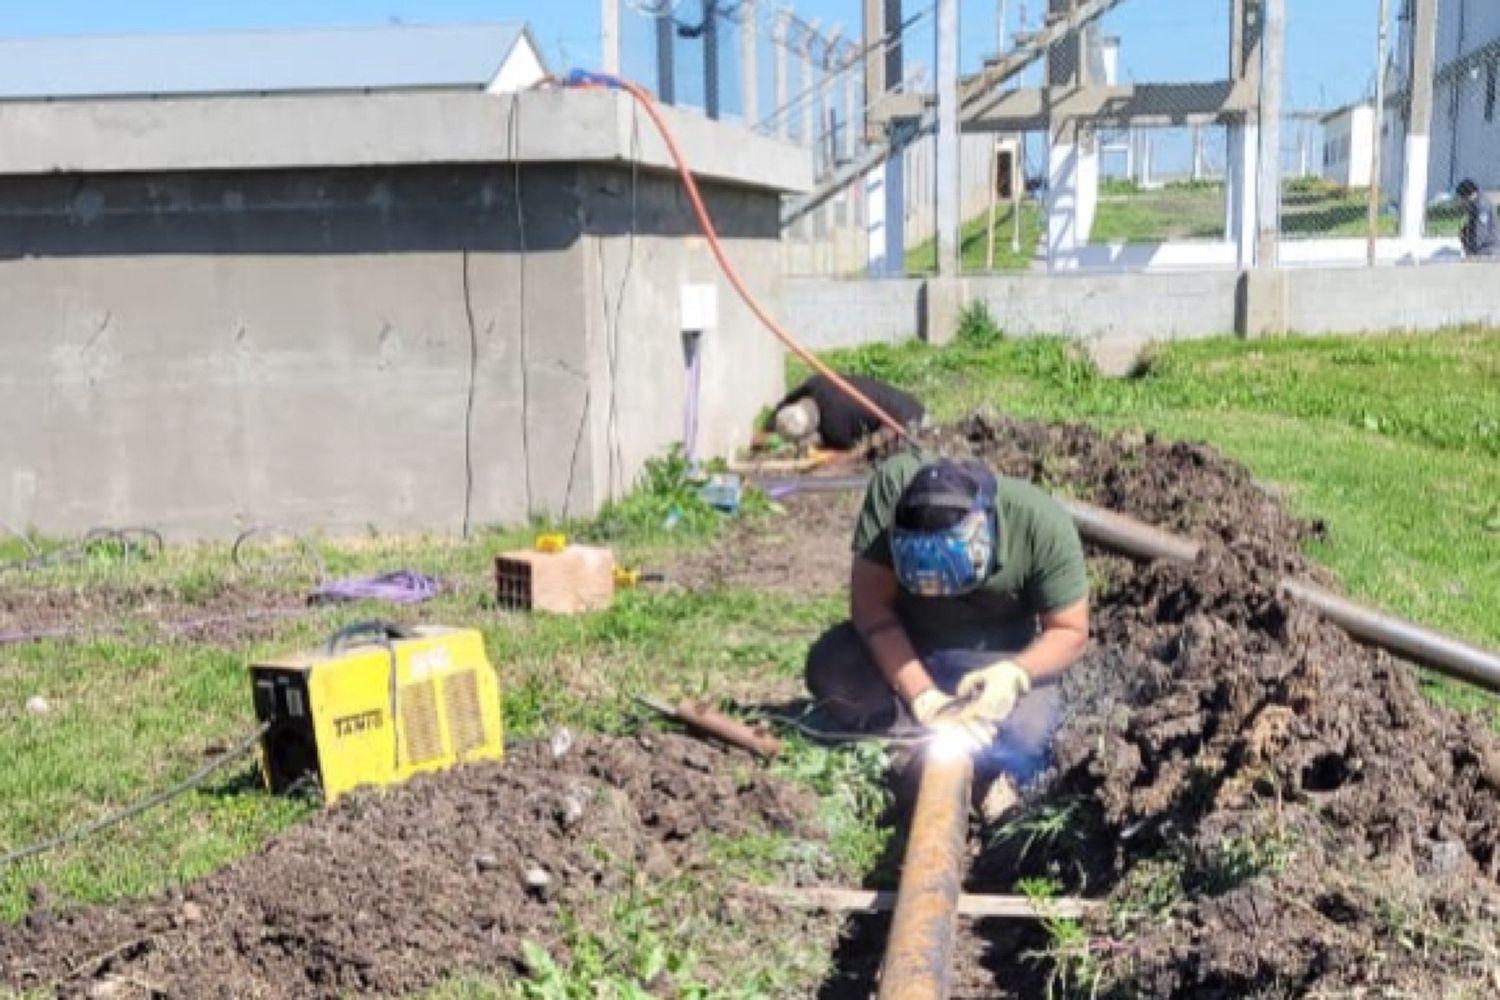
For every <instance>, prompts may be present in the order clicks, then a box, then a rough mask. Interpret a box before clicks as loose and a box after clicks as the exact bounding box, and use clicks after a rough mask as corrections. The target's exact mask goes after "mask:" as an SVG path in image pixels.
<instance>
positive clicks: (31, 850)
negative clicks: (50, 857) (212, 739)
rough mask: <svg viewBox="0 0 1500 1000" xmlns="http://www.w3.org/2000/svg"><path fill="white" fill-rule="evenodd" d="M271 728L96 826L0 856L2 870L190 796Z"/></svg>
mask: <svg viewBox="0 0 1500 1000" xmlns="http://www.w3.org/2000/svg"><path fill="white" fill-rule="evenodd" d="M270 728H271V724H270V723H269V722H267V723H262V724H261V725H259V726H257V727H255V730H254V731H253V732H250V733H248V734H246V735H245V736H244V737H243V738H241V739H240V740H239V741H238V742H237V743H235V744H234V745H233V746H232V747H230V748H229V749H228V750H225V751H224V752H223V753H221V754H219V756H217V757H215V758H214V759H213V760H211V761H209V762H208V763H207V764H204V765H203V766H202V767H200V768H198V770H196V771H194V772H193V773H192V774H190V775H188V776H187V777H186V778H183V779H182V780H181V781H179V782H177V783H176V784H175V785H172V786H170V787H168V788H164V789H162V790H161V791H159V792H157V793H156V794H155V795H151V796H149V797H147V798H144V799H142V800H141V801H139V802H137V803H135V804H134V805H131V806H128V807H126V808H124V809H121V810H120V811H119V812H116V813H111V814H109V815H108V816H105V817H103V818H102V819H97V820H94V821H93V822H92V823H86V824H84V825H83V826H78V827H74V828H73V829H71V830H68V831H66V832H65V833H61V834H58V835H57V836H56V837H50V838H48V839H47V840H41V841H37V842H36V843H34V844H31V845H29V846H27V847H23V848H21V849H19V850H15V851H11V852H10V853H8V854H0V868H6V867H9V866H10V865H13V864H15V863H16V862H18V861H25V860H26V859H27V858H34V857H36V856H37V855H38V854H46V853H47V852H48V851H55V850H57V849H58V848H59V847H66V846H67V845H69V844H74V843H77V842H78V841H80V840H84V839H87V838H88V837H92V836H93V835H94V834H96V833H99V832H100V831H102V830H107V829H109V828H110V827H112V826H118V825H119V824H121V823H123V822H125V821H126V820H128V819H133V818H134V817H136V816H139V815H140V814H141V813H143V812H146V811H148V810H150V809H154V808H156V807H157V806H159V805H162V804H163V803H166V802H170V801H171V800H172V799H175V798H177V797H178V796H180V795H185V794H187V793H188V792H190V791H192V790H193V789H195V788H197V787H198V786H199V785H201V784H203V783H204V782H205V781H207V780H208V779H209V778H210V777H212V776H213V774H214V773H215V772H216V771H219V770H220V769H222V768H223V767H225V766H226V765H228V764H231V763H233V762H234V761H235V760H238V759H239V758H240V757H242V756H244V755H245V754H247V753H249V752H250V751H251V750H253V749H254V748H255V745H256V744H257V743H259V742H260V738H261V737H262V736H264V735H265V734H266V731H267V730H268V729H270Z"/></svg>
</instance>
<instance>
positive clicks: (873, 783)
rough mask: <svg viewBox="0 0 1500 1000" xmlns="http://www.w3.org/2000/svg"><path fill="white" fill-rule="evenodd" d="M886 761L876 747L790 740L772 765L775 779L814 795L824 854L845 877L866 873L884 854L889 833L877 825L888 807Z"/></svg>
mask: <svg viewBox="0 0 1500 1000" xmlns="http://www.w3.org/2000/svg"><path fill="white" fill-rule="evenodd" d="M889 767H890V759H889V757H888V756H887V754H886V752H885V747H884V746H883V745H881V744H880V743H878V742H874V741H871V742H865V743H852V744H849V745H847V746H843V747H836V748H828V747H823V746H819V745H817V744H815V743H810V742H808V741H807V740H804V739H801V738H798V737H790V738H788V739H787V740H786V741H785V742H784V743H783V751H782V754H781V756H780V757H779V758H778V759H777V762H776V764H775V765H774V773H776V774H777V775H778V776H780V777H783V778H787V779H790V780H792V781H796V782H798V783H799V784H801V785H804V786H805V787H807V788H809V789H811V790H812V791H813V792H815V793H816V794H817V796H818V803H819V805H818V809H819V821H820V822H821V824H822V826H823V828H824V829H825V830H826V831H827V833H828V850H829V853H830V854H831V855H832V856H833V858H834V859H835V861H836V862H837V866H838V868H839V869H840V870H842V871H843V872H845V873H850V874H854V873H862V872H869V871H871V870H872V869H874V868H875V866H876V863H877V862H878V861H879V859H880V858H881V857H882V855H883V854H884V853H885V849H886V845H887V843H888V841H889V838H890V836H891V830H890V829H889V828H886V827H882V826H880V825H879V822H878V821H879V819H880V817H881V816H882V815H883V814H884V813H885V811H886V809H887V807H888V806H889V805H890V790H889V787H888V785H887V782H886V780H885V774H886V771H887V770H888V768H889Z"/></svg>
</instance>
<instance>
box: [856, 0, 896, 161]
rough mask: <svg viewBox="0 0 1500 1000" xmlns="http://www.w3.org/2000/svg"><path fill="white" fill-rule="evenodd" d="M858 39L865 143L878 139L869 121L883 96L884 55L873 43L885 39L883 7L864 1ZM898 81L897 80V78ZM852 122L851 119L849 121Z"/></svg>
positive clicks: (878, 1) (877, 130)
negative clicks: (862, 63)
mask: <svg viewBox="0 0 1500 1000" xmlns="http://www.w3.org/2000/svg"><path fill="white" fill-rule="evenodd" d="M861 13H862V19H861V21H862V29H863V30H862V31H861V33H860V38H861V40H862V42H863V46H864V50H865V120H864V126H863V127H864V131H865V141H866V142H875V141H876V140H878V139H879V138H880V132H881V130H880V128H879V127H878V126H876V125H875V124H874V123H873V122H871V121H870V110H871V109H872V108H874V107H875V106H876V105H877V104H878V103H879V101H880V99H881V98H882V97H884V96H885V87H886V83H885V53H884V52H883V51H881V49H880V47H879V46H878V45H876V44H875V43H876V42H878V41H879V40H880V39H882V38H884V37H885V5H884V4H883V3H882V2H881V0H864V6H863V10H862V11H861ZM898 79H899V78H898ZM851 120H852V119H851Z"/></svg>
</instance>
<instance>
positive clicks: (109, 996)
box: [85, 976, 121, 1000]
mask: <svg viewBox="0 0 1500 1000" xmlns="http://www.w3.org/2000/svg"><path fill="white" fill-rule="evenodd" d="M120 987H121V983H120V980H118V979H116V978H115V977H113V976H110V977H109V978H107V979H101V980H99V981H98V982H97V983H95V984H93V985H92V986H90V987H89V988H88V992H87V993H86V994H85V996H87V997H88V998H89V1000H114V998H115V997H117V996H120V995H121V989H120Z"/></svg>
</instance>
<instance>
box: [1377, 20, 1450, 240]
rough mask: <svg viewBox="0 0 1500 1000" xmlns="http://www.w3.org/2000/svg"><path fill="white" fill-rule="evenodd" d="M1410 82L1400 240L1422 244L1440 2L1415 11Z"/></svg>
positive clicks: (1425, 212) (1412, 28)
mask: <svg viewBox="0 0 1500 1000" xmlns="http://www.w3.org/2000/svg"><path fill="white" fill-rule="evenodd" d="M1410 31H1411V37H1412V51H1411V78H1410V79H1409V80H1408V81H1407V91H1406V92H1407V100H1408V102H1409V103H1408V104H1407V123H1408V124H1407V133H1406V150H1405V153H1404V156H1405V169H1404V170H1403V171H1402V175H1403V176H1402V178H1401V239H1403V240H1405V241H1408V242H1415V241H1417V240H1420V239H1421V238H1422V237H1423V236H1424V235H1425V232H1426V221H1427V183H1428V177H1427V171H1428V166H1427V158H1428V156H1429V155H1430V154H1431V150H1432V75H1433V69H1434V65H1433V64H1434V61H1435V60H1436V58H1437V0H1416V2H1415V4H1414V5H1413V10H1412V24H1411V26H1410ZM1378 138H1379V137H1378V136H1377V140H1378Z"/></svg>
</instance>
